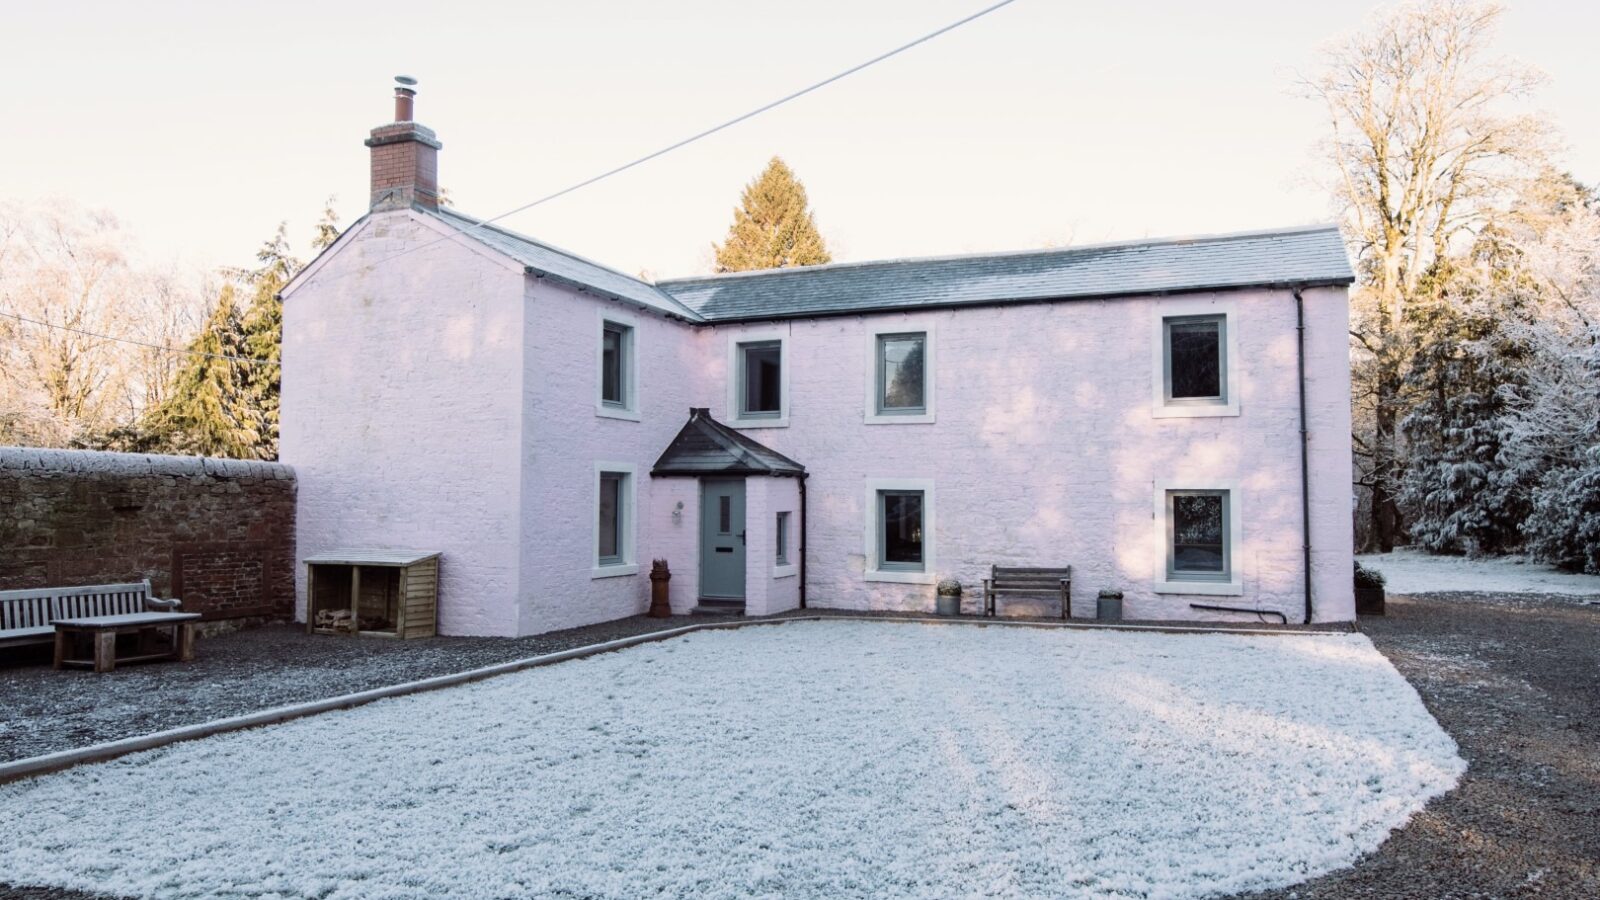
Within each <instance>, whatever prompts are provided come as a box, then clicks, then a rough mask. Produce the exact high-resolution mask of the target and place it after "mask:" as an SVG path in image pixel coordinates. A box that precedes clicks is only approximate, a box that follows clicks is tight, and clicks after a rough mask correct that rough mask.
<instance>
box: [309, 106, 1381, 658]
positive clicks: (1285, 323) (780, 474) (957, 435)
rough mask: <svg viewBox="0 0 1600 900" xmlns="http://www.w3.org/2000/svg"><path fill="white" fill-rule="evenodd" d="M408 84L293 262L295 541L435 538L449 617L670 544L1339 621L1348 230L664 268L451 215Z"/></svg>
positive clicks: (911, 582) (787, 597)
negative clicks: (341, 203)
mask: <svg viewBox="0 0 1600 900" xmlns="http://www.w3.org/2000/svg"><path fill="white" fill-rule="evenodd" d="M412 102H413V97H412V95H411V92H410V91H409V90H407V89H404V88H402V89H401V90H400V92H399V94H398V96H397V99H396V117H395V118H396V121H395V122H393V123H390V124H387V125H383V126H380V127H379V128H377V129H375V130H373V131H372V133H371V137H370V138H369V139H368V140H367V145H368V146H369V147H370V148H371V153H372V184H371V188H372V205H371V211H370V213H369V214H368V215H366V216H364V217H363V218H361V219H360V220H359V221H358V222H356V223H355V224H354V225H352V226H351V227H350V228H349V230H348V231H346V232H345V234H344V235H343V236H341V237H340V238H339V240H338V242H337V243H335V244H334V245H333V246H332V247H330V248H328V250H327V251H326V252H324V253H323V254H322V255H321V256H320V257H319V258H318V259H317V260H315V261H314V262H313V263H312V264H311V265H310V266H308V267H307V268H306V269H305V271H304V272H302V273H301V274H300V275H299V276H298V277H297V278H296V279H295V280H294V281H293V283H291V284H290V285H289V286H288V287H286V288H285V289H284V291H283V299H284V321H283V335H284V340H283V393H282V412H281V428H282V442H281V447H282V458H283V460H284V461H286V462H288V463H291V464H292V465H293V466H294V467H295V469H296V471H297V472H298V476H299V495H298V532H299V533H298V547H299V549H298V553H299V556H300V558H301V559H304V558H306V557H308V556H313V555H315V554H317V553H320V552H324V551H327V550H330V549H332V548H335V547H347V546H374V547H394V548H414V549H426V550H437V551H441V552H442V554H443V556H442V557H441V569H440V571H441V581H440V585H441V588H440V594H439V603H440V606H439V615H440V627H441V630H442V631H443V632H444V633H446V634H488V635H521V634H533V633H538V632H543V631H549V630H553V629H558V628H566V627H572V626H577V625H583V624H588V623H593V622H599V621H604V620H608V619H615V618H620V617H623V616H628V615H635V614H638V613H640V612H642V611H643V610H644V609H645V607H646V604H647V601H648V597H649V590H650V584H649V580H648V572H649V569H650V563H651V561H652V560H653V559H665V560H667V561H668V563H669V565H670V566H671V569H672V572H673V579H672V582H671V590H672V603H673V608H674V610H675V611H677V612H688V611H690V610H691V609H693V608H695V607H697V606H701V605H702V604H707V605H715V604H721V605H722V606H725V607H726V606H734V607H736V608H742V609H743V610H744V611H746V612H747V613H750V614H767V613H773V612H779V611H783V610H787V609H793V608H796V607H798V606H801V605H807V606H810V607H828V608H842V609H904V610H928V609H931V608H932V605H933V600H934V583H935V582H936V581H938V580H940V579H943V578H954V579H957V580H959V581H961V582H962V583H963V584H964V585H965V586H966V588H967V591H968V603H967V609H968V610H969V611H972V610H974V609H976V607H977V600H976V598H975V597H974V594H975V593H976V589H977V587H978V584H979V581H980V579H982V578H983V577H984V576H986V575H987V574H988V573H989V568H990V566H991V565H994V564H1002V565H1037V566H1060V565H1067V564H1070V565H1072V566H1073V567H1074V599H1075V601H1076V611H1077V612H1078V613H1079V614H1080V615H1082V614H1084V613H1086V612H1087V613H1089V614H1092V611H1093V608H1094V603H1093V598H1094V596H1095V593H1096V592H1097V591H1098V590H1100V589H1105V588H1110V589H1117V590H1121V591H1123V592H1124V594H1125V597H1126V601H1125V603H1126V608H1127V612H1128V615H1130V616H1132V617H1137V618H1141V619H1167V620H1170V619H1225V620H1235V621H1243V622H1255V621H1258V620H1261V619H1262V617H1263V616H1266V617H1267V618H1268V620H1272V621H1276V620H1277V618H1278V614H1281V615H1282V617H1283V618H1285V619H1286V620H1287V621H1290V622H1300V621H1305V620H1307V619H1312V620H1315V621H1319V622H1321V621H1335V620H1348V619H1351V618H1353V616H1354V607H1353V601H1352V589H1351V569H1352V535H1351V486H1350V472H1351V455H1350V454H1351V451H1350V382H1349V365H1348V353H1347V331H1348V303H1347V297H1346V290H1347V287H1348V286H1349V285H1350V284H1351V282H1352V280H1353V278H1352V273H1351V269H1350V264H1349V260H1348V257H1347V255H1346V252H1345V249H1344V246H1343V243H1342V241H1341V239H1340V235H1339V233H1338V231H1337V229H1336V228H1334V227H1332V226H1327V227H1314V228H1288V229H1281V230H1276V231H1264V232H1254V233H1248V234H1232V235H1222V236H1216V237H1200V238H1181V239H1169V240H1145V241H1136V242H1128V243H1117V244H1105V245H1098V246H1087V247H1073V248H1068V249H1060V250H1036V251H1023V252H1018V253H1002V254H987V255H979V256H961V257H940V258H928V259H904V260H889V261H883V262H866V263H843V264H834V265H826V266H815V267H808V268H796V269H781V270H773V271H765V272H752V273H741V274H733V275H718V276H711V277H699V278H686V279H675V280H667V281H661V282H657V283H654V284H652V283H649V282H647V281H643V280H640V279H638V278H634V277H632V276H629V275H626V274H623V273H622V272H619V271H616V270H614V269H610V268H607V267H605V266H602V265H599V264H597V263H595V262H592V261H590V260H587V259H584V258H583V257H580V256H577V255H574V254H571V253H568V252H566V251H564V250H560V249H557V248H555V247H552V246H550V245H548V244H544V243H542V242H540V241H537V240H534V239H532V238H528V237H524V236H522V235H519V234H515V233H513V232H510V231H508V230H505V229H503V228H500V227H498V226H495V225H488V224H483V223H481V222H480V221H479V220H477V219H473V218H471V217H468V216H465V215H463V214H461V213H459V212H456V211H455V210H453V209H450V208H446V207H442V206H440V205H439V203H438V197H437V184H438V179H437V153H438V151H439V149H440V144H439V142H438V141H437V140H436V139H435V137H434V134H433V132H431V131H430V130H429V129H427V128H425V127H423V126H421V125H418V124H416V123H415V122H414V121H413V117H412V113H411V110H412ZM302 568H303V567H302ZM299 578H300V582H301V583H300V586H299V591H300V602H301V609H302V610H303V609H304V601H305V584H304V581H305V574H304V572H303V571H302V572H301V573H300V576H299ZM1005 609H1007V610H1015V611H1023V612H1036V613H1050V614H1053V613H1054V612H1055V611H1056V608H1055V601H1054V600H1051V599H1049V598H1038V599H1036V600H1028V599H1023V600H1019V601H1016V602H1013V603H1009V604H1006V606H1005ZM1258 610H1260V611H1267V612H1265V613H1258V612H1256V611H1258Z"/></svg>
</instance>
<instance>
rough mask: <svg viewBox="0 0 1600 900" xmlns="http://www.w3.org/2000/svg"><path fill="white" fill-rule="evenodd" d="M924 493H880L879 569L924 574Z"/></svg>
mask: <svg viewBox="0 0 1600 900" xmlns="http://www.w3.org/2000/svg"><path fill="white" fill-rule="evenodd" d="M922 500H923V492H922V491H879V492H878V568H879V570H881V571H891V572H921V571H923V552H922V548H923V533H922Z"/></svg>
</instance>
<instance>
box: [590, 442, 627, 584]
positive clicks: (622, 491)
mask: <svg viewBox="0 0 1600 900" xmlns="http://www.w3.org/2000/svg"><path fill="white" fill-rule="evenodd" d="M612 474H615V475H620V476H621V477H622V483H621V484H620V485H618V487H619V490H618V492H617V494H618V496H617V518H618V521H617V555H616V556H615V557H614V558H612V559H610V560H602V558H601V556H600V491H601V483H602V479H604V477H605V476H606V475H612ZM638 476H639V469H638V466H635V465H634V464H633V463H626V462H597V463H595V464H594V478H593V479H592V480H591V482H590V483H591V484H592V485H593V488H592V490H593V492H594V505H593V506H592V507H591V512H590V516H589V521H590V522H591V523H592V524H593V528H594V532H593V534H592V536H591V537H590V541H589V546H590V547H591V548H592V551H591V552H592V554H593V555H592V556H591V557H590V558H591V560H592V566H593V568H591V569H590V571H589V577H591V578H613V577H616V576H618V575H637V574H638V573H639V560H638V558H637V557H636V556H634V546H635V545H634V535H635V532H636V531H637V526H638V522H639V516H638V491H639V477H638Z"/></svg>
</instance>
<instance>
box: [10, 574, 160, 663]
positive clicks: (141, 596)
mask: <svg viewBox="0 0 1600 900" xmlns="http://www.w3.org/2000/svg"><path fill="white" fill-rule="evenodd" d="M179 605H180V604H179V602H178V601H177V600H162V599H159V598H157V597H156V596H154V594H153V593H152V592H151V590H150V581H149V580H148V579H146V580H145V581H136V582H133V583H131V584H90V585H85V586H83V587H68V588H28V589H26V590H20V591H0V647H9V646H13V645H16V644H48V643H50V642H51V641H52V640H54V637H55V632H56V629H55V625H54V624H52V623H53V622H55V620H57V619H72V618H83V617H87V616H121V615H129V614H131V613H142V612H175V611H176V610H177V608H178V606H179Z"/></svg>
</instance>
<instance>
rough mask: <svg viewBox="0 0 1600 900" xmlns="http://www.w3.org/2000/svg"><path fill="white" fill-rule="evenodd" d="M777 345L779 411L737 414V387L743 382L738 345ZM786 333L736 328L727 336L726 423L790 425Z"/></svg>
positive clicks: (789, 360) (742, 363)
mask: <svg viewBox="0 0 1600 900" xmlns="http://www.w3.org/2000/svg"><path fill="white" fill-rule="evenodd" d="M767 343H776V344H777V345H778V414H777V415H770V414H769V415H760V416H749V415H742V414H740V412H739V410H740V408H741V399H742V398H741V397H740V396H739V394H740V390H739V389H740V387H741V386H743V384H744V358H743V354H741V353H740V348H741V347H744V346H745V345H747V344H767ZM790 367H791V357H790V356H789V333H788V332H787V331H777V330H768V331H735V332H732V333H730V334H729V335H728V424H729V425H732V426H733V427H734V428H787V427H789V369H790Z"/></svg>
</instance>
